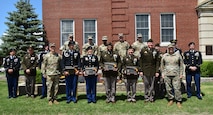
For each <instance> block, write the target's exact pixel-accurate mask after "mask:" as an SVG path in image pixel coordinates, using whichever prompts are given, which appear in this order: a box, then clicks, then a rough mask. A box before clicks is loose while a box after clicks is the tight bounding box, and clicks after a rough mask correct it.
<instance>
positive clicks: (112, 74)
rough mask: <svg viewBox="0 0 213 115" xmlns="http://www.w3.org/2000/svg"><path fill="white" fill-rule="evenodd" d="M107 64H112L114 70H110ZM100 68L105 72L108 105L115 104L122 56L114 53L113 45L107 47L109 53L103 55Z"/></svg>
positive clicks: (104, 52)
mask: <svg viewBox="0 0 213 115" xmlns="http://www.w3.org/2000/svg"><path fill="white" fill-rule="evenodd" d="M107 63H110V64H111V65H110V66H113V69H111V70H109V67H107ZM112 64H113V65H112ZM100 66H101V68H102V71H103V77H104V78H105V89H106V97H107V99H106V103H109V102H112V103H115V94H116V81H117V76H118V71H120V69H121V59H120V56H119V55H118V54H117V53H116V52H114V51H113V45H112V44H111V43H109V44H108V45H107V51H103V52H102V53H101V57H100Z"/></svg>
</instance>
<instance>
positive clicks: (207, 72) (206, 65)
mask: <svg viewBox="0 0 213 115" xmlns="http://www.w3.org/2000/svg"><path fill="white" fill-rule="evenodd" d="M201 76H203V77H210V76H213V61H204V62H203V64H202V65H201Z"/></svg>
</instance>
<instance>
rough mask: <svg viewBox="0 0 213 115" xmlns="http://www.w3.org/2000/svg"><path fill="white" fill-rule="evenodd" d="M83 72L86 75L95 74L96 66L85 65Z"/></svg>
mask: <svg viewBox="0 0 213 115" xmlns="http://www.w3.org/2000/svg"><path fill="white" fill-rule="evenodd" d="M85 73H86V74H87V75H95V74H96V68H95V67H87V68H85Z"/></svg>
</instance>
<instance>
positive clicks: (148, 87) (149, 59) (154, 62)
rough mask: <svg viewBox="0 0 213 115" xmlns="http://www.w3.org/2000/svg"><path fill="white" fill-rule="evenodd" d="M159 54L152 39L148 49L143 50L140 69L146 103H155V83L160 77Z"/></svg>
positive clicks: (148, 42)
mask: <svg viewBox="0 0 213 115" xmlns="http://www.w3.org/2000/svg"><path fill="white" fill-rule="evenodd" d="M158 57H159V52H158V51H157V50H155V48H154V46H153V41H152V39H149V40H148V41H147V47H144V48H143V49H142V50H141V56H140V67H141V70H142V74H141V75H140V76H143V80H144V88H145V95H144V98H145V101H144V102H145V103H146V102H149V101H150V102H154V81H155V77H158V76H159V63H160V60H159V58H158Z"/></svg>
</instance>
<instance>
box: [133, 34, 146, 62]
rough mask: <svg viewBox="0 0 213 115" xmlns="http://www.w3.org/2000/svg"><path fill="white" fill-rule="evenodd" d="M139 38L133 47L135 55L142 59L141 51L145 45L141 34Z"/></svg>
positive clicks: (138, 35)
mask: <svg viewBox="0 0 213 115" xmlns="http://www.w3.org/2000/svg"><path fill="white" fill-rule="evenodd" d="M137 37H138V38H137V41H135V42H134V43H133V44H132V45H131V46H132V47H133V48H134V49H135V52H134V55H135V56H136V57H138V58H140V52H141V49H142V48H143V47H145V44H144V43H143V41H142V34H141V33H139V34H137Z"/></svg>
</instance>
